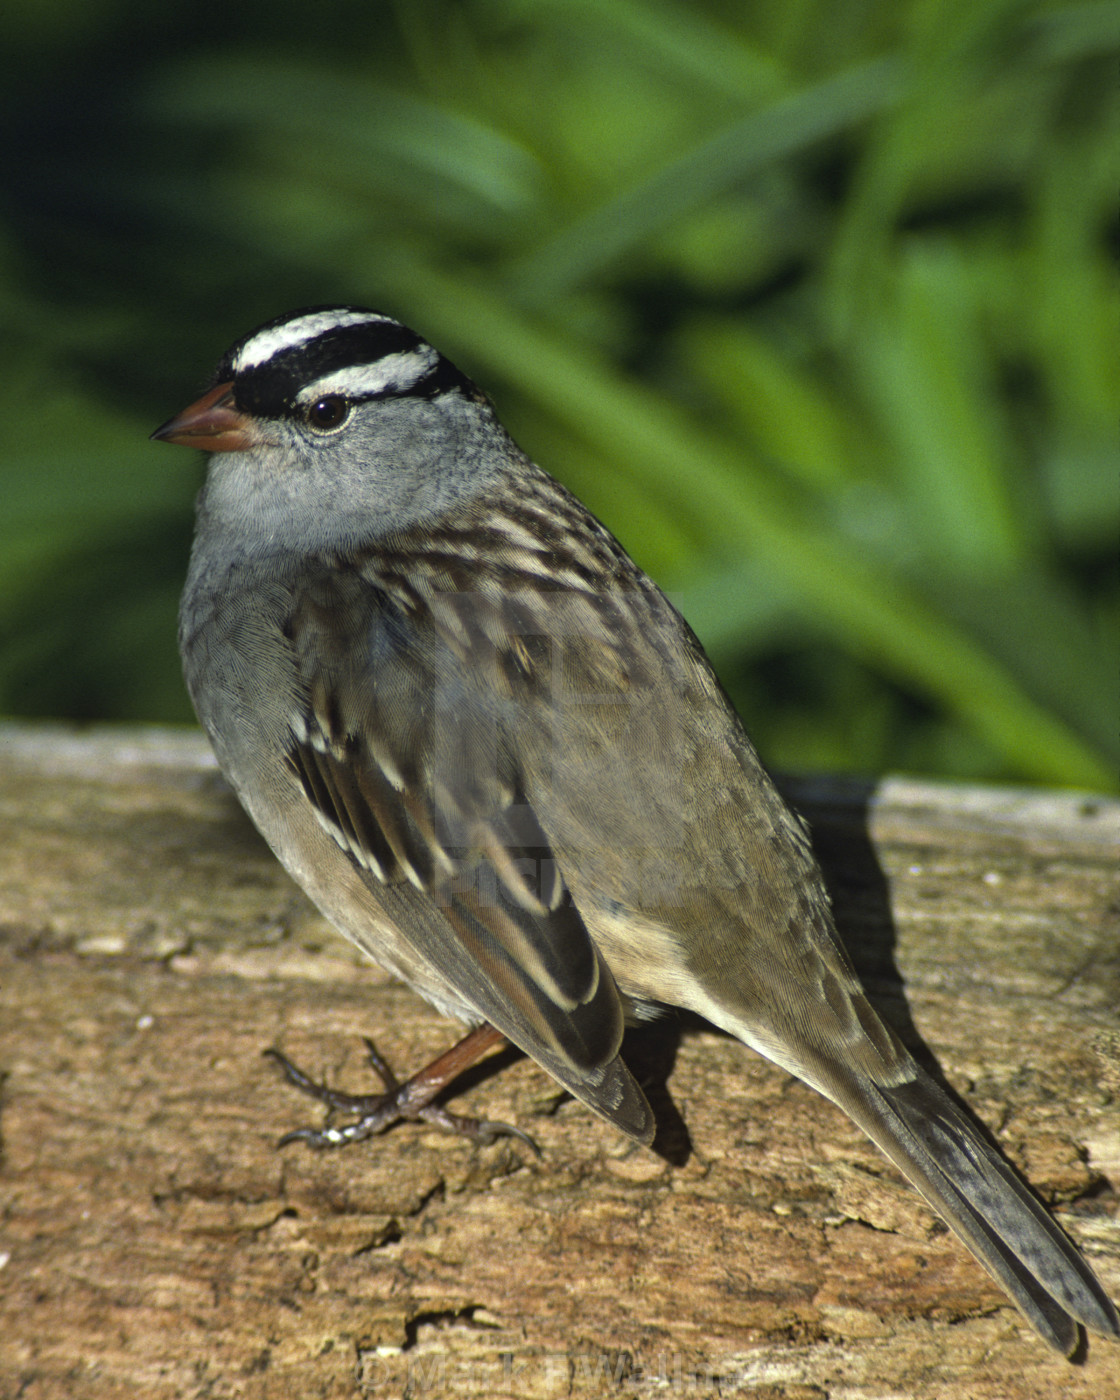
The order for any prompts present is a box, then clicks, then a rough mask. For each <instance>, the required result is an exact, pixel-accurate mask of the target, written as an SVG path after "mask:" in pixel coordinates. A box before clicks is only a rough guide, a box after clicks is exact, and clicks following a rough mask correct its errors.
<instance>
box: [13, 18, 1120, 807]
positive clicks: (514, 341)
mask: <svg viewBox="0 0 1120 1400" xmlns="http://www.w3.org/2000/svg"><path fill="white" fill-rule="evenodd" d="M0 40H2V41H3V43H4V45H5V51H6V53H7V54H8V56H9V66H10V68H11V70H12V79H11V82H10V83H9V85H8V88H7V91H6V92H5V94H4V96H3V97H2V98H0V102H2V103H3V104H4V108H5V117H6V120H5V122H4V123H3V129H4V131H5V133H6V135H5V139H6V141H7V143H8V150H7V151H6V152H5V155H6V159H5V160H4V161H3V163H2V166H0V170H2V172H3V173H0V182H2V183H3V185H4V187H5V195H6V199H5V201H4V204H3V209H4V211H5V212H4V213H3V215H2V216H0V308H2V312H3V316H4V323H5V325H6V326H7V327H8V332H9V333H8V334H7V335H6V336H5V337H4V343H3V346H2V347H0V357H2V361H3V373H2V374H0V398H3V399H5V400H6V403H5V405H4V409H5V411H4V412H3V415H2V418H0V421H2V422H3V425H4V426H3V428H2V429H0V434H2V439H0V440H2V442H3V448H4V451H3V456H2V458H0V473H2V476H0V492H2V497H0V499H2V502H3V508H2V510H0V707H2V708H4V709H6V710H7V711H9V712H12V713H21V714H64V715H74V716H80V717H91V718H100V717H127V718H145V717H146V718H151V719H167V718H176V719H178V718H186V717H187V714H188V711H187V704H186V700H185V698H184V696H183V694H182V690H181V687H180V684H179V682H178V679H177V663H176V658H175V650H174V628H175V624H174V606H175V602H174V600H175V595H176V592H177V588H178V584H179V581H180V579H181V577H182V573H183V569H184V565H185V555H186V549H187V544H188V540H189V530H190V524H189V520H190V497H191V495H192V493H193V490H194V488H195V486H196V484H197V481H198V479H199V473H198V469H197V464H192V463H191V461H190V459H189V457H188V456H187V454H174V453H170V452H168V450H167V449H166V448H164V447H158V446H155V445H151V444H148V443H147V442H146V440H145V439H146V433H147V432H148V431H150V429H151V428H152V427H154V426H155V425H156V424H157V423H158V422H160V421H161V420H162V419H163V418H166V417H168V416H169V415H170V414H171V413H172V412H174V411H175V410H177V409H178V408H180V407H182V406H183V405H184V403H185V402H186V401H187V400H188V399H189V397H190V396H191V394H192V392H193V391H194V390H196V389H197V388H198V386H199V385H200V383H201V382H202V381H203V380H204V379H205V376H206V374H207V373H208V371H209V369H210V367H211V366H212V364H213V363H214V362H215V360H216V358H217V356H218V354H219V353H220V352H221V351H222V350H223V349H224V348H225V346H226V345H227V344H228V343H229V342H230V341H231V340H232V339H233V338H234V337H236V336H237V335H239V334H241V333H243V332H244V331H245V330H247V329H249V328H250V327H252V326H253V325H254V324H256V323H257V322H258V321H261V320H264V319H266V318H268V317H270V316H272V315H275V314H277V313H278V312H280V311H283V310H286V309H289V308H290V307H293V306H298V305H301V304H311V303H316V302H324V301H335V300H346V301H351V300H352V301H363V302H368V303H371V304H373V305H376V306H380V307H383V308H384V309H386V310H388V311H391V312H393V313H394V314H397V315H399V316H400V317H401V318H402V319H404V320H406V321H408V322H409V323H411V324H413V325H415V326H416V327H417V329H419V330H420V331H422V332H423V333H425V334H427V335H428V336H429V337H430V338H431V339H433V340H434V341H435V342H436V343H437V344H439V345H440V346H441V347H442V348H444V349H445V350H446V351H447V352H448V353H450V354H451V355H452V356H453V357H455V358H456V359H458V360H459V362H460V363H461V364H462V365H463V367H464V368H466V369H467V370H468V371H469V372H471V373H472V374H473V375H474V376H475V377H476V378H477V379H478V380H479V381H480V382H481V383H482V384H483V385H484V386H485V387H486V388H487V389H488V390H489V391H490V392H491V393H492V395H493V397H494V398H495V399H496V400H497V402H498V405H499V408H500V410H501V412H502V415H503V417H504V418H505V420H506V421H507V423H509V425H510V426H511V427H512V428H513V429H514V431H515V433H516V435H517V436H518V438H519V439H520V440H521V442H522V443H523V445H524V446H525V447H526V448H527V449H528V450H529V451H530V452H531V453H532V454H533V455H534V456H535V457H536V458H537V459H538V460H539V461H541V462H542V463H543V464H544V465H546V466H548V467H549V468H550V469H552V470H553V471H554V472H555V473H556V474H557V475H558V476H560V477H561V478H563V479H564V480H565V481H567V482H568V484H569V485H571V486H572V487H573V488H574V489H575V490H576V491H577V492H578V493H579V494H580V495H581V496H583V497H584V499H586V500H587V501H588V503H589V504H590V505H591V506H592V508H593V509H595V510H596V511H597V513H598V514H600V515H601V516H602V517H603V518H604V519H605V520H606V521H607V523H608V524H609V525H610V526H611V527H612V528H613V529H614V530H615V531H616V533H617V534H618V535H619V536H620V537H621V538H622V540H623V541H624V543H626V544H627V545H628V547H629V548H630V549H631V551H632V552H633V553H634V554H635V556H636V557H637V558H638V559H639V561H640V562H641V563H642V564H643V565H644V566H645V567H647V568H648V569H649V570H650V571H651V572H653V573H654V574H655V576H656V577H658V579H659V580H660V581H661V582H662V584H663V585H664V586H665V587H666V588H667V589H668V590H669V591H670V593H671V594H672V595H673V596H674V597H675V598H676V600H677V601H678V602H679V603H680V605H681V607H682V609H683V610H684V611H685V613H686V614H687V615H688V616H689V618H690V619H691V620H692V622H693V623H694V625H695V626H696V628H697V630H698V632H699V633H700V635H701V636H702V638H703V639H704V640H705V642H706V644H707V645H708V646H709V649H710V651H711V653H712V655H713V658H714V659H715V661H716V663H717V665H718V667H719V668H720V671H721V673H722V675H723V676H724V679H725V681H726V683H727V684H728V686H729V688H730V689H731V691H732V693H733V695H734V696H735V698H736V699H737V701H738V702H739V704H740V706H741V709H742V710H743V713H744V716H745V717H746V719H747V721H748V725H749V727H750V729H751V731H752V733H753V734H754V735H755V737H756V739H757V740H758V742H759V745H760V748H761V749H762V750H763V752H764V754H765V755H766V757H767V758H768V759H769V760H770V761H771V762H772V763H774V764H776V765H778V766H781V767H786V768H791V769H807V768H816V769H861V770H864V771H877V770H880V769H883V768H887V767H905V768H910V769H917V770H925V771H931V772H941V773H946V774H953V775H975V776H986V777H989V778H1005V777H1006V778H1016V779H1028V780H1036V781H1045V782H1054V783H1069V784H1083V785H1087V786H1112V785H1113V784H1114V781H1115V778H1114V773H1115V768H1116V763H1117V759H1118V757H1120V738H1118V730H1120V722H1118V721H1120V693H1118V691H1120V682H1118V675H1120V577H1118V570H1117V538H1118V528H1120V479H1118V478H1120V474H1118V471H1117V465H1118V462H1117V422H1116V411H1117V405H1118V404H1120V382H1118V381H1120V343H1118V341H1120V331H1118V321H1117V316H1116V309H1117V295H1116V293H1117V288H1116V278H1115V269H1114V266H1113V261H1112V255H1113V254H1114V253H1115V251H1116V242H1115V239H1116V234H1115V228H1114V221H1115V186H1116V162H1115V142H1116V134H1117V106H1118V94H1117V89H1116V84H1115V80H1114V75H1115V64H1116V59H1117V55H1118V52H1120V8H1118V7H1117V5H1116V4H1114V3H1091V4H1076V5H1075V4H1061V3H1049V4H1048V3H1025V0H970V3H967V4H966V3H964V2H963V0H898V3H895V4H889V5H888V4H873V3H867V0H839V2H838V0H829V3H823V0H797V3H789V0H784V2H783V3H780V4H779V3H776V2H775V0H760V3H755V4H752V5H750V6H745V5H738V4H730V3H727V0H698V2H692V0H689V2H688V3H686V0H536V2H535V3H530V0H520V3H518V0H400V3H398V4H396V5H387V4H373V5H371V4H368V3H366V4H362V3H357V0H352V2H351V3H336V4H328V5H326V6H322V7H318V8H316V9H314V11H311V10H309V9H308V8H307V6H306V5H305V4H304V3H302V0H301V3H299V4H298V5H297V4H296V3H294V0H278V2H277V3H273V4H270V5H269V6H267V7H265V6H263V5H262V6H257V5H252V4H249V5H244V6H240V7H221V8H220V7H218V6H217V5H215V4H213V3H211V0H200V2H199V3H194V4H192V5H190V6H188V5H186V4H184V3H181V0H180V2H179V3H174V2H173V3H165V4H162V5H159V6H157V5H155V4H153V3H139V0H133V3H125V0H83V3H82V4H77V3H75V0H53V2H52V3H51V4H50V5H42V4H39V5H38V6H37V7H32V6H10V7H8V8H7V10H6V11H5V12H4V13H3V14H0Z"/></svg>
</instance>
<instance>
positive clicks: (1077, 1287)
mask: <svg viewBox="0 0 1120 1400" xmlns="http://www.w3.org/2000/svg"><path fill="white" fill-rule="evenodd" d="M911 1064H912V1065H913V1069H914V1071H915V1077H914V1078H912V1079H910V1080H908V1081H907V1082H904V1083H901V1084H896V1085H891V1086H889V1087H883V1086H882V1085H880V1084H877V1083H874V1082H873V1081H872V1080H870V1079H869V1078H867V1077H864V1076H856V1075H854V1074H849V1073H845V1074H844V1075H843V1076H842V1078H841V1076H839V1075H837V1073H836V1070H835V1067H830V1068H831V1071H832V1072H831V1073H830V1072H828V1071H827V1070H826V1071H824V1072H823V1073H822V1074H821V1077H820V1080H819V1081H818V1082H817V1087H819V1088H821V1089H822V1090H823V1091H824V1092H825V1093H827V1094H828V1096H829V1097H830V1098H832V1099H833V1100H834V1101H835V1102H836V1103H837V1104H839V1106H840V1107H841V1108H843V1109H844V1111H845V1112H846V1113H848V1114H849V1115H850V1116H851V1117H852V1118H853V1119H854V1120H855V1122H856V1123H858V1124H859V1126H860V1127H861V1128H862V1129H863V1130H864V1132H865V1133H867V1135H868V1137H870V1138H871V1140H872V1141H873V1142H874V1143H875V1144H876V1146H878V1147H879V1148H880V1149H881V1150H882V1151H883V1152H884V1153H885V1154H886V1155H887V1157H889V1158H890V1160H891V1161H892V1162H893V1163H894V1164H895V1166H896V1167H898V1169H899V1170H900V1171H901V1172H902V1173H903V1174H904V1175H905V1176H906V1177H907V1179H908V1180H909V1181H910V1182H911V1183H912V1184H913V1185H914V1187H915V1188H916V1189H917V1190H918V1191H919V1192H920V1193H921V1195H922V1196H923V1197H924V1198H925V1200H926V1201H927V1202H928V1203H929V1205H931V1206H932V1207H933V1209H934V1210H936V1211H937V1212H938V1214H939V1215H941V1216H942V1217H943V1218H944V1220H945V1221H946V1223H947V1224H948V1225H950V1226H951V1227H952V1229H953V1230H954V1231H955V1232H956V1233H957V1234H958V1235H959V1236H960V1238H961V1239H962V1240H963V1241H964V1243H965V1244H966V1245H967V1246H968V1248H969V1249H970V1250H971V1251H972V1253H973V1254H975V1256H976V1257H977V1259H979V1261H980V1262H981V1264H983V1265H984V1267H985V1268H986V1269H987V1270H988V1271H989V1272H990V1273H991V1274H992V1275H993V1277H995V1278H996V1279H997V1280H998V1281H999V1282H1000V1283H1001V1284H1002V1285H1003V1287H1004V1288H1005V1289H1006V1290H1007V1292H1008V1293H1009V1294H1010V1295H1011V1297H1012V1298H1013V1299H1014V1301H1015V1302H1016V1304H1017V1305H1018V1306H1019V1308H1020V1309H1021V1310H1022V1312H1023V1313H1024V1314H1025V1315H1026V1317H1027V1319H1028V1320H1029V1321H1030V1323H1031V1324H1032V1326H1033V1327H1035V1328H1036V1330H1037V1331H1038V1332H1039V1334H1040V1335H1041V1336H1042V1337H1043V1338H1044V1339H1045V1340H1046V1341H1047V1342H1048V1343H1049V1344H1050V1346H1052V1347H1054V1348H1055V1349H1056V1350H1057V1351H1060V1352H1062V1353H1063V1355H1066V1356H1069V1355H1070V1354H1071V1353H1072V1352H1073V1351H1074V1350H1075V1349H1076V1347H1077V1343H1078V1332H1077V1326H1076V1322H1081V1323H1083V1324H1084V1326H1086V1327H1088V1328H1091V1329H1092V1330H1093V1331H1095V1332H1103V1333H1104V1334H1106V1335H1107V1336H1113V1337H1120V1319H1118V1318H1117V1314H1116V1309H1115V1307H1114V1306H1113V1305H1112V1303H1111V1302H1110V1301H1109V1299H1108V1297H1107V1296H1106V1294H1105V1292H1104V1289H1103V1288H1102V1287H1101V1284H1100V1282H1099V1280H1098V1279H1097V1277H1096V1275H1095V1274H1094V1273H1093V1270H1092V1269H1091V1268H1090V1267H1089V1265H1088V1264H1087V1263H1086V1262H1085V1259H1084V1258H1083V1257H1082V1255H1081V1254H1080V1253H1079V1251H1078V1250H1077V1248H1076V1247H1075V1246H1074V1244H1073V1243H1072V1241H1071V1240H1070V1239H1069V1238H1068V1237H1067V1236H1066V1235H1065V1234H1064V1233H1063V1231H1062V1230H1061V1229H1059V1227H1058V1226H1057V1225H1056V1224H1055V1222H1054V1221H1053V1220H1052V1219H1051V1217H1050V1215H1049V1214H1048V1213H1047V1212H1046V1210H1045V1209H1044V1208H1043V1206H1042V1205H1041V1204H1040V1203H1039V1202H1038V1200H1037V1199H1036V1198H1035V1196H1034V1195H1033V1193H1032V1192H1031V1191H1030V1189H1029V1187H1027V1186H1026V1184H1025V1183H1024V1182H1023V1181H1022V1180H1021V1179H1020V1178H1019V1176H1018V1175H1017V1174H1016V1173H1015V1171H1014V1170H1013V1169H1012V1168H1011V1167H1010V1166H1009V1165H1008V1164H1007V1163H1006V1162H1005V1161H1004V1160H1003V1159H1002V1157H1000V1156H999V1154H998V1153H997V1152H996V1151H995V1149H994V1148H992V1147H991V1146H989V1144H988V1143H987V1142H985V1141H984V1139H983V1138H982V1137H981V1136H980V1134H979V1133H978V1132H977V1130H976V1129H975V1128H974V1127H973V1126H972V1125H971V1124H970V1123H969V1122H968V1120H967V1119H966V1118H965V1117H964V1116H963V1114H962V1113H961V1112H960V1110H959V1109H958V1108H957V1107H956V1105H955V1104H954V1103H953V1102H952V1100H951V1099H950V1098H949V1096H948V1095H947V1094H946V1093H945V1092H944V1090H942V1089H941V1088H940V1087H939V1086H938V1085H937V1084H935V1083H934V1081H933V1080H932V1079H931V1078H930V1077H929V1076H928V1075H927V1074H926V1073H925V1072H924V1071H923V1070H922V1069H921V1068H920V1067H919V1066H918V1065H917V1064H914V1063H913V1061H911ZM838 1081H839V1082H838ZM1075 1319H1076V1322H1075Z"/></svg>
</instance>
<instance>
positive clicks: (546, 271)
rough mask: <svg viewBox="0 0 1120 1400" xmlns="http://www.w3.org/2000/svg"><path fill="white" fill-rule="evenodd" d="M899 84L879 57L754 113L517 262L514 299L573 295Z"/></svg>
mask: <svg viewBox="0 0 1120 1400" xmlns="http://www.w3.org/2000/svg"><path fill="white" fill-rule="evenodd" d="M900 87H901V66H900V64H899V62H898V61H897V60H895V59H893V58H881V59H873V60H872V61H871V62H869V63H864V64H860V65H859V66H858V67H856V68H851V69H848V70H847V71H845V72H843V73H840V74H838V75H837V76H835V77H831V78H826V79H825V80H824V81H823V82H820V83H817V84H814V85H813V86H812V87H809V88H805V89H803V90H802V91H800V92H796V93H791V94H790V95H788V96H786V97H782V98H779V99H777V100H776V101H774V102H773V103H771V104H769V105H767V106H765V107H763V108H761V109H760V110H759V111H757V112H752V113H751V114H750V116H748V117H744V118H742V119H741V120H740V121H737V122H734V123H733V124H732V125H731V126H729V127H726V128H725V129H724V130H722V131H720V132H717V133H716V135H714V136H712V137H709V138H708V139H707V140H706V141H704V142H703V143H702V144H701V145H700V146H698V147H697V148H696V149H695V150H692V151H689V152H688V153H687V154H685V155H683V156H681V157H679V158H678V159H677V160H674V161H671V162H670V163H669V164H668V165H666V166H663V167H662V168H661V169H660V170H658V171H656V172H655V173H654V174H653V175H651V176H650V177H649V178H648V179H646V180H643V181H642V182H641V183H640V184H638V185H635V186H632V187H631V188H630V189H629V190H626V191H624V192H623V193H622V194H620V195H617V196H615V197H614V198H612V199H610V200H608V201H607V202H606V203H605V204H601V205H599V206H598V207H597V208H595V209H593V210H592V211H591V212H590V213H588V214H585V215H583V217H582V218H579V219H577V220H576V222H575V223H573V224H570V225H569V226H568V227H567V228H565V229H563V230H561V232H560V233H559V234H557V235H556V236H555V237H553V238H551V239H549V240H548V241H547V242H546V243H544V244H543V245H541V246H539V247H538V248H536V249H535V250H534V251H533V252H531V253H530V254H528V256H526V257H522V258H520V259H518V260H517V262H515V263H514V264H513V265H512V267H511V268H510V272H509V275H510V282H511V286H512V287H513V289H514V291H515V294H516V295H517V296H518V298H519V299H521V300H523V301H524V302H525V303H526V304H534V305H543V304H544V303H546V302H548V301H551V300H553V299H554V298H557V297H560V296H562V295H564V294H565V293H567V292H570V291H571V290H572V289H573V288H575V287H577V286H579V285H580V284H582V283H584V282H587V281H589V280H590V279H591V278H593V277H595V276H597V275H598V274H600V273H602V272H604V271H606V270H607V269H608V268H609V267H610V266H611V265H612V264H613V263H616V262H617V261H618V260H619V259H620V258H622V257H623V256H624V255H625V254H626V253H628V252H630V251H632V250H633V249H635V248H637V247H638V246H639V245H640V244H642V243H644V242H646V241H647V240H648V239H649V238H650V237H651V236H652V235H653V234H655V233H657V232H659V231H660V230H661V229H664V228H665V227H667V226H668V225H670V224H672V223H673V222H674V221H675V220H677V219H679V218H681V217H682V216H683V215H685V214H689V213H691V212H693V211H695V210H697V209H699V208H701V207H702V206H703V205H704V204H706V203H707V202H708V201H710V200H711V199H713V198H715V197H716V196H718V195H720V194H723V193H724V192H725V191H727V190H728V189H730V188H732V187H733V186H734V185H736V184H738V183H739V182H741V181H743V180H746V179H748V178H749V177H750V176H751V175H754V174H756V173H757V172H758V171H760V170H762V169H764V168H765V167H766V166H768V165H771V164H773V163H775V162H777V161H781V160H788V159H789V158H790V157H791V156H794V155H797V154H799V153H800V152H802V151H804V150H806V149H808V148H809V147H811V146H814V145H816V144H817V143H819V142H821V141H824V140H826V139H828V138H829V137H833V136H837V135H839V134H840V133H841V132H844V131H846V130H848V129H849V128H851V127H852V126H854V125H856V124H858V123H859V122H861V121H864V120H866V119H867V118H868V117H869V116H872V115H874V114H876V113H878V112H881V111H882V110H883V109H884V108H886V107H888V106H890V104H891V103H892V102H893V101H894V100H895V98H896V97H897V95H898V92H899V90H900Z"/></svg>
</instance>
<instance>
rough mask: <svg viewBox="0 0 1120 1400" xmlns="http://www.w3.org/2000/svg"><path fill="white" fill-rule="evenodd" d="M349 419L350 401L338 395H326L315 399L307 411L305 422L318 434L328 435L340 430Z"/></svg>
mask: <svg viewBox="0 0 1120 1400" xmlns="http://www.w3.org/2000/svg"><path fill="white" fill-rule="evenodd" d="M349 417H350V401H349V399H344V398H343V397H342V396H341V395H340V394H328V395H326V397H325V398H321V399H316V400H315V402H314V403H313V404H312V405H311V407H310V408H309V409H308V410H307V421H308V422H309V423H310V424H311V426H312V427H313V428H314V429H315V431H316V432H319V433H329V432H331V431H333V429H335V428H341V427H342V425H343V423H345V422H346V420H347V418H349Z"/></svg>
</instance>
